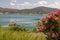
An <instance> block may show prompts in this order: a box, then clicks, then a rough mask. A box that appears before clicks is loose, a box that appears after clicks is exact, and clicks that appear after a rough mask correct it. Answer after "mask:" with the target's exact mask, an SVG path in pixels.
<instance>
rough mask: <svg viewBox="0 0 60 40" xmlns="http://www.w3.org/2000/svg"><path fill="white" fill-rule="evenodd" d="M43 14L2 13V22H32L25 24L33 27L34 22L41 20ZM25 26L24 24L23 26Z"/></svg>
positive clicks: (4, 24) (0, 19) (5, 23)
mask: <svg viewBox="0 0 60 40" xmlns="http://www.w3.org/2000/svg"><path fill="white" fill-rule="evenodd" d="M43 17H45V16H43V15H35V16H31V15H20V14H2V15H0V24H1V25H3V26H6V25H8V24H9V23H10V22H11V21H14V22H15V23H17V24H30V25H28V26H25V27H26V28H33V27H34V26H35V25H33V24H34V23H36V22H38V21H40V20H39V19H40V18H43ZM23 27H24V26H23Z"/></svg>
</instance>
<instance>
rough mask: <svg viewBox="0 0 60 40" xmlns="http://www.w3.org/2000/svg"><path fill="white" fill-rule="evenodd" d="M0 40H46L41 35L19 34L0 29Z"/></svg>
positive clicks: (31, 33) (32, 33)
mask: <svg viewBox="0 0 60 40" xmlns="http://www.w3.org/2000/svg"><path fill="white" fill-rule="evenodd" d="M0 40H46V35H44V34H43V33H34V32H21V31H19V32H18V31H11V30H2V29H0Z"/></svg>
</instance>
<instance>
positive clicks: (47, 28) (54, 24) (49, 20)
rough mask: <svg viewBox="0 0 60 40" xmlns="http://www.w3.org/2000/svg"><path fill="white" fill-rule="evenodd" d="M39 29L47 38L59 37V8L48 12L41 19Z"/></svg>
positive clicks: (54, 39)
mask: <svg viewBox="0 0 60 40" xmlns="http://www.w3.org/2000/svg"><path fill="white" fill-rule="evenodd" d="M40 31H41V32H44V33H45V34H46V35H47V36H48V38H47V40H58V39H59V37H60V10H57V11H56V12H51V13H49V14H48V15H47V16H46V18H42V19H41V25H40Z"/></svg>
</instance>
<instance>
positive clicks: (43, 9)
mask: <svg viewBox="0 0 60 40" xmlns="http://www.w3.org/2000/svg"><path fill="white" fill-rule="evenodd" d="M56 10H57V9H56V8H49V7H43V6H41V7H36V8H32V9H23V10H18V9H9V8H2V7H0V12H2V13H6V12H8V13H9V14H10V13H11V14H13V13H14V14H16V13H19V14H30V13H31V14H47V13H49V12H55V11H56Z"/></svg>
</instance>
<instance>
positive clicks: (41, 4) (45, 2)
mask: <svg viewBox="0 0 60 40" xmlns="http://www.w3.org/2000/svg"><path fill="white" fill-rule="evenodd" d="M47 4H48V3H47V1H39V2H37V3H35V4H33V5H34V6H45V5H47Z"/></svg>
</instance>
